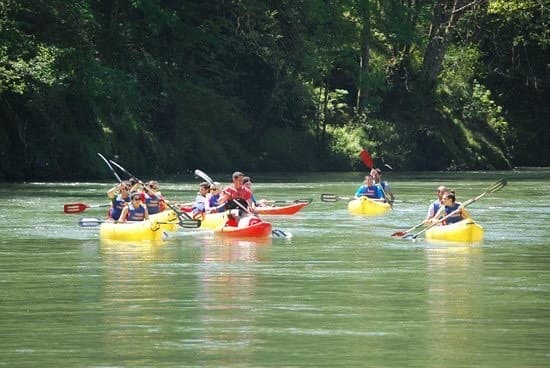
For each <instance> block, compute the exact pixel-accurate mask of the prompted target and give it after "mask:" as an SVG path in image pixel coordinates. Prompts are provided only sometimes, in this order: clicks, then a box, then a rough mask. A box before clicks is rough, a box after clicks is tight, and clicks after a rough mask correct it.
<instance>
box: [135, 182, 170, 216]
mask: <svg viewBox="0 0 550 368" xmlns="http://www.w3.org/2000/svg"><path fill="white" fill-rule="evenodd" d="M141 200H142V202H143V203H145V205H146V206H147V210H148V211H149V214H151V215H154V214H155V213H159V212H162V211H164V210H165V209H166V204H165V203H164V197H163V196H162V193H161V192H160V191H159V183H158V182H157V181H156V180H149V181H148V182H147V183H145V185H144V186H143V192H142V194H141Z"/></svg>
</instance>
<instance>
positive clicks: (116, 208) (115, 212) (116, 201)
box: [109, 194, 130, 220]
mask: <svg viewBox="0 0 550 368" xmlns="http://www.w3.org/2000/svg"><path fill="white" fill-rule="evenodd" d="M129 202H130V196H128V197H126V198H122V197H121V196H120V194H119V195H117V196H116V197H114V198H113V201H112V206H111V211H110V213H109V216H110V217H111V218H113V219H115V220H118V219H119V217H120V214H121V213H122V210H123V209H124V207H126V205H127V204H128V203H129Z"/></svg>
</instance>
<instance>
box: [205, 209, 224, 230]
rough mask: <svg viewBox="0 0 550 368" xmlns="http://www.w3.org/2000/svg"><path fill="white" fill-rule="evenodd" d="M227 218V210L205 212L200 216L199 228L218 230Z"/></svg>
mask: <svg viewBox="0 0 550 368" xmlns="http://www.w3.org/2000/svg"><path fill="white" fill-rule="evenodd" d="M227 220H228V218H227V212H218V213H207V214H205V215H204V216H203V217H202V218H201V221H202V222H201V229H208V230H219V229H221V228H222V227H224V225H225V223H226V222H227Z"/></svg>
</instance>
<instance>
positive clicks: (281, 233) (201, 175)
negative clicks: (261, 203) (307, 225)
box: [195, 169, 292, 238]
mask: <svg viewBox="0 0 550 368" xmlns="http://www.w3.org/2000/svg"><path fill="white" fill-rule="evenodd" d="M195 175H196V176H198V177H199V178H201V179H203V180H204V181H206V182H208V183H209V184H210V185H213V184H214V180H212V178H211V177H210V176H208V175H207V174H206V173H205V172H204V171H202V170H200V169H195ZM233 202H234V203H235V204H237V206H239V207H241V208H242V209H243V210H244V211H246V212H247V213H249V214H252V215H254V216H257V217H258V218H259V216H258V215H255V214H253V213H252V212H250V210H249V209H248V208H246V207H245V206H243V205H242V204H241V203H240V202H239V201H237V200H236V199H234V200H233ZM271 235H272V236H274V237H276V238H290V237H292V234H290V233H286V232H284V231H283V230H281V229H273V230H271Z"/></svg>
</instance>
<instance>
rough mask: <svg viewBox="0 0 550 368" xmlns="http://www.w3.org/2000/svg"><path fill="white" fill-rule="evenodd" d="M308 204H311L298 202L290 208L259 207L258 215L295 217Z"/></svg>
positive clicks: (289, 206)
mask: <svg viewBox="0 0 550 368" xmlns="http://www.w3.org/2000/svg"><path fill="white" fill-rule="evenodd" d="M308 204H309V202H298V203H292V204H289V205H288V206H258V207H256V213H257V214H259V215H294V214H295V213H296V212H298V211H300V210H301V209H302V208H304V207H305V206H307V205H308Z"/></svg>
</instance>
